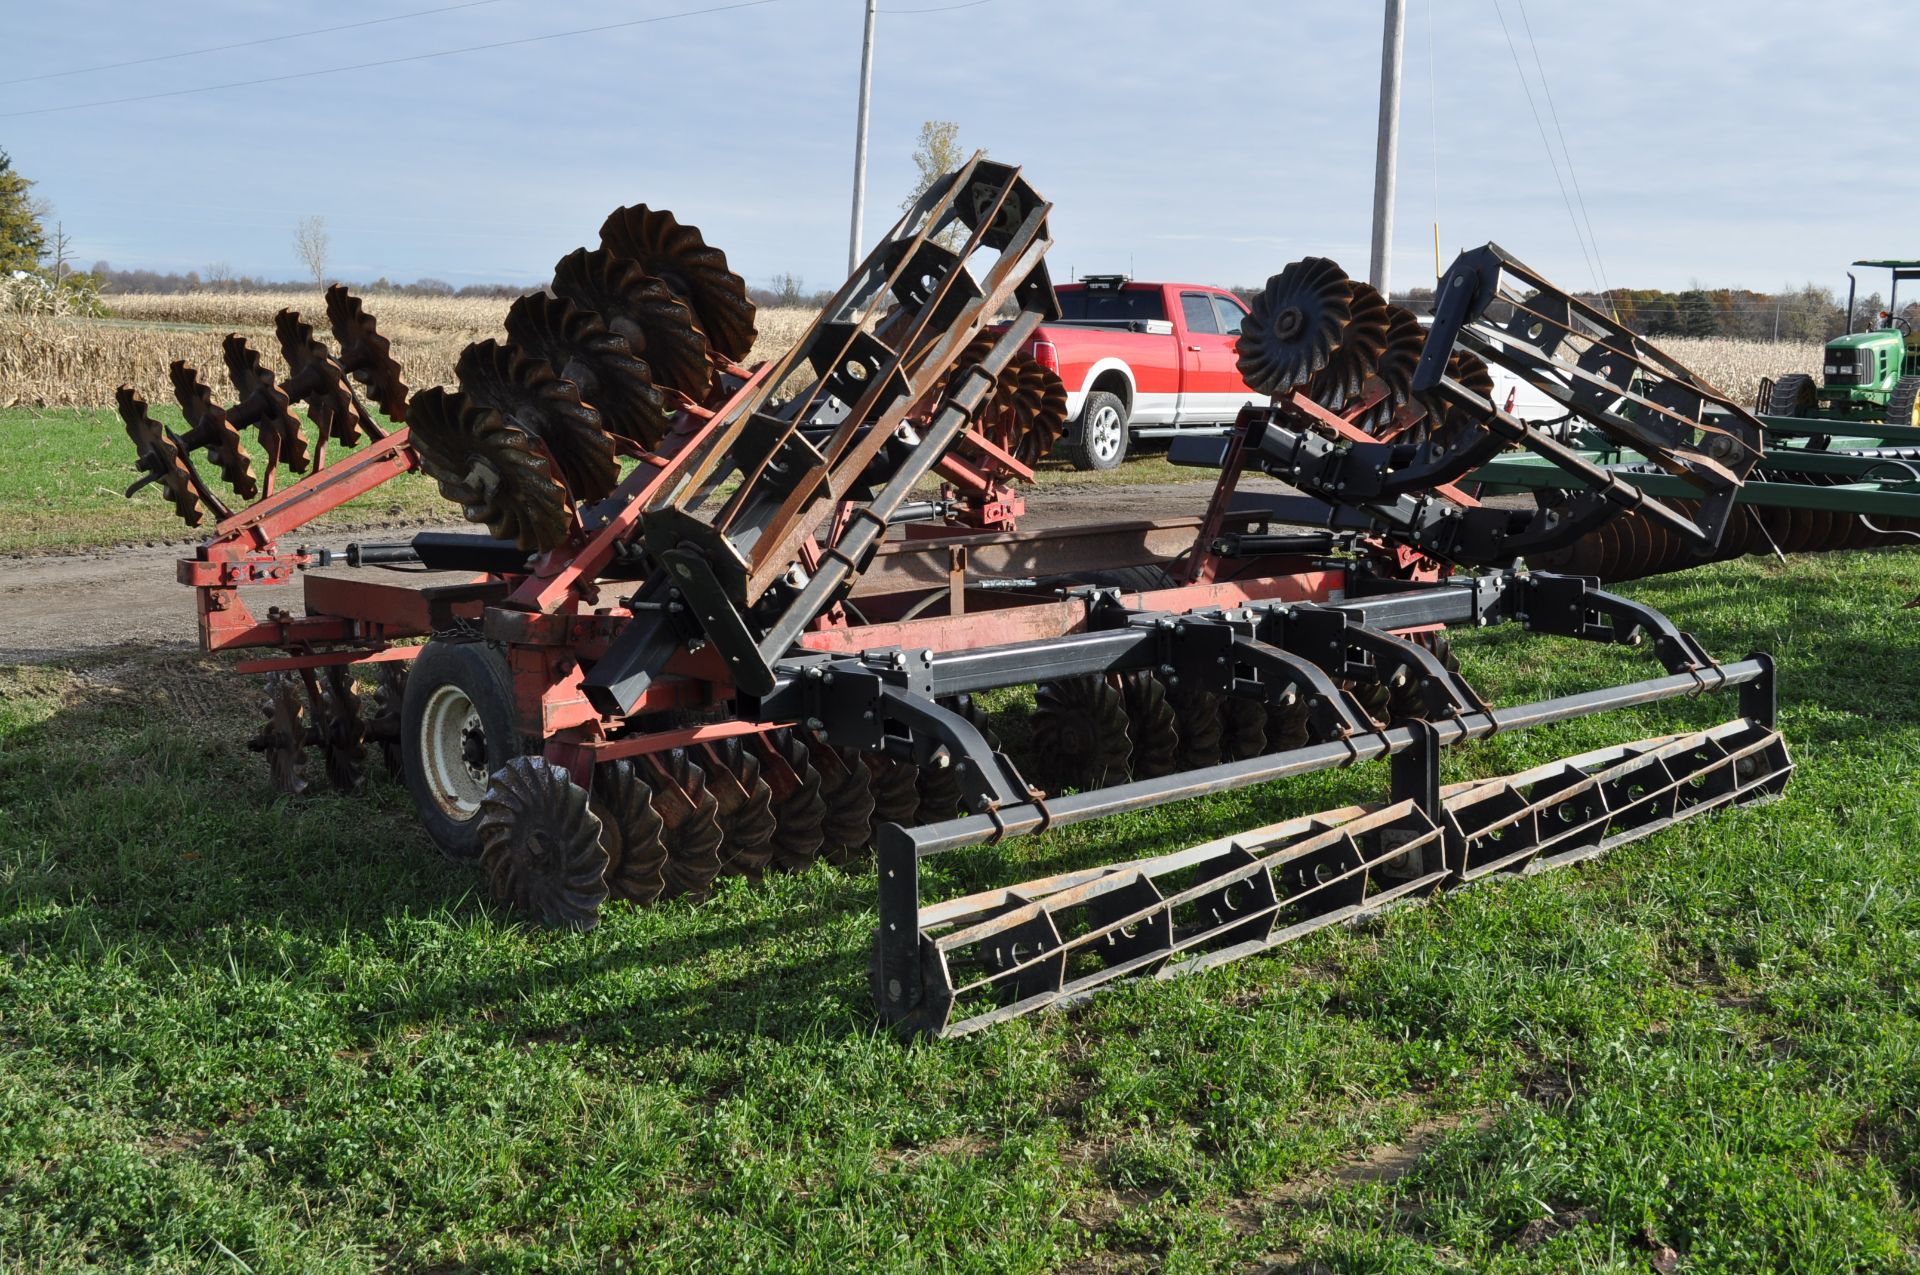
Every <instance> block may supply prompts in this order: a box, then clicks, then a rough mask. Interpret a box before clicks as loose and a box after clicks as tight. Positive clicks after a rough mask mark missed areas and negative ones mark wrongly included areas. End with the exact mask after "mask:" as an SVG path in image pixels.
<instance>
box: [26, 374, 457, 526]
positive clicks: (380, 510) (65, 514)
mask: <svg viewBox="0 0 1920 1275" xmlns="http://www.w3.org/2000/svg"><path fill="white" fill-rule="evenodd" d="M151 410H152V412H153V415H154V417H155V419H157V420H159V421H161V422H162V423H164V424H166V425H167V426H169V427H170V428H172V429H174V430H176V431H178V430H180V429H183V428H184V423H183V421H182V420H181V417H180V412H179V410H178V409H177V408H174V407H170V406H167V405H164V404H158V403H156V404H153V405H152V409H151ZM307 433H308V442H309V444H311V442H312V433H313V431H312V429H311V428H309V429H308V431H307ZM330 454H331V453H330ZM0 458H4V459H0V553H19V552H23V551H35V550H71V549H89V548H97V547H99V546H101V545H117V544H137V543H144V542H149V541H153V542H158V541H180V540H198V539H201V538H203V537H205V536H206V535H207V534H209V533H210V532H211V530H212V528H213V517H212V515H211V514H208V515H207V516H206V518H205V519H204V520H203V521H202V522H201V524H200V527H199V528H198V530H195V529H193V528H189V527H188V526H187V525H186V524H185V523H183V522H181V521H180V519H179V518H178V517H176V516H175V514H174V512H173V506H172V505H170V504H168V503H167V501H166V499H165V498H164V497H162V496H161V494H160V493H159V492H158V491H157V490H155V489H153V488H151V487H148V488H144V489H142V490H140V491H137V492H135V493H134V494H133V498H132V499H128V498H126V497H125V496H124V495H123V494H122V493H123V492H125V491H126V489H127V486H128V484H130V483H132V482H133V481H134V480H135V479H137V478H139V477H140V473H139V471H138V470H136V469H135V468H134V465H133V444H132V442H130V441H129V440H128V438H127V433H126V430H125V428H124V427H123V426H122V425H121V423H120V417H119V416H118V415H117V414H115V413H114V412H113V411H112V410H111V409H107V410H99V411H80V410H75V409H64V408H63V409H47V410H36V409H31V408H5V409H0ZM254 467H255V473H256V474H258V473H259V472H260V461H259V458H258V456H257V455H256V457H255V461H254ZM200 470H201V473H203V474H204V475H206V477H207V480H208V481H209V482H210V483H211V484H212V485H213V487H214V490H215V491H216V492H217V493H219V494H220V496H221V497H222V498H223V499H226V500H227V501H228V502H229V504H231V505H232V506H233V507H234V508H236V509H237V508H239V507H240V506H241V505H242V504H244V503H245V502H244V501H241V500H240V499H239V498H238V497H236V496H234V495H233V494H232V492H231V491H229V490H228V489H227V488H226V487H225V486H224V485H223V484H222V483H221V482H220V475H219V471H218V469H217V468H216V467H213V466H207V465H204V464H203V465H201V466H200ZM287 477H288V476H287V474H286V473H285V471H282V472H281V474H280V482H281V483H282V484H284V483H285V482H286V480H287ZM459 516H460V515H459V512H458V511H457V510H455V509H454V508H453V507H452V506H451V505H449V504H448V503H447V502H446V500H445V499H443V498H442V497H441V495H440V493H439V491H438V490H437V489H436V488H435V487H434V485H433V484H432V483H431V482H429V481H428V480H427V479H425V478H422V477H420V476H418V475H415V474H404V475H402V476H401V477H399V478H396V479H394V480H392V481H390V482H387V483H384V484H382V485H381V486H380V487H379V488H378V489H377V490H375V491H371V492H368V493H367V494H366V495H364V496H362V497H360V499H358V500H356V501H353V502H351V503H349V504H347V505H346V506H344V507H343V508H342V509H341V510H340V511H339V512H338V513H335V514H333V515H331V516H330V517H329V519H327V520H324V521H322V522H321V523H320V524H319V525H320V526H321V527H331V528H335V529H344V528H346V527H366V526H379V525H382V524H387V523H418V522H425V521H445V520H447V519H450V518H451V519H454V520H457V519H458V518H459Z"/></svg>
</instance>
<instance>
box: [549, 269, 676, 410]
mask: <svg viewBox="0 0 1920 1275" xmlns="http://www.w3.org/2000/svg"><path fill="white" fill-rule="evenodd" d="M553 291H554V293H555V295H557V296H561V297H564V298H566V299H567V300H569V301H571V302H573V303H574V304H575V305H577V306H579V307H580V308H581V309H583V310H589V311H592V312H593V313H594V314H597V315H599V316H600V321H601V322H602V323H604V324H605V325H606V326H607V330H608V331H610V332H615V333H618V334H619V335H620V336H622V337H624V338H626V342H627V345H628V346H629V347H630V348H631V349H632V351H633V353H634V355H635V356H636V357H638V358H641V359H644V360H646V364H647V367H648V368H649V369H650V370H651V371H652V373H653V380H654V383H655V384H656V385H664V386H666V387H667V388H668V389H673V390H678V391H680V392H681V393H682V394H685V395H686V396H687V397H688V398H691V399H701V398H705V397H706V395H707V391H708V390H710V389H711V388H712V387H713V361H712V360H711V359H710V358H709V357H708V355H707V350H708V343H707V335H706V333H705V332H703V331H702V330H701V328H700V326H699V324H698V323H696V322H695V317H694V314H693V312H692V311H691V310H689V309H688V308H687V307H686V305H685V304H684V303H683V302H682V301H681V300H680V298H678V297H676V296H675V295H674V294H673V292H672V290H671V289H669V288H668V287H667V285H666V284H665V283H663V282H661V281H660V280H659V279H656V278H654V277H653V276H652V275H650V274H648V273H647V272H646V271H645V270H643V269H641V267H640V266H639V265H638V264H636V263H635V262H632V261H629V260H627V259H626V258H625V257H618V256H615V255H614V254H613V253H611V252H609V251H607V250H606V249H605V248H597V249H591V250H589V249H586V248H577V249H575V250H574V251H572V252H570V253H568V254H567V255H566V256H564V257H562V258H560V261H559V263H558V264H557V265H555V266H554V268H553Z"/></svg>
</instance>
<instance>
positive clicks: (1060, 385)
mask: <svg viewBox="0 0 1920 1275" xmlns="http://www.w3.org/2000/svg"><path fill="white" fill-rule="evenodd" d="M1013 366H1014V367H1016V368H1017V369H1018V370H1019V373H1020V387H1021V388H1020V393H1021V396H1022V398H1023V399H1027V400H1029V401H1031V402H1032V403H1033V404H1034V406H1033V409H1032V414H1031V416H1030V418H1029V420H1028V423H1027V432H1026V435H1025V436H1024V437H1023V438H1022V439H1021V440H1020V452H1019V456H1020V461H1021V463H1023V464H1025V465H1027V466H1028V467H1029V468H1031V467H1032V466H1034V465H1037V464H1039V463H1040V462H1041V461H1042V460H1045V459H1046V458H1047V456H1048V455H1049V454H1051V453H1052V451H1053V445H1054V444H1055V443H1057V442H1059V441H1060V435H1061V434H1063V433H1065V432H1066V428H1067V385H1066V382H1065V381H1062V380H1061V379H1060V374H1059V373H1058V372H1055V371H1054V370H1053V369H1052V368H1050V367H1048V366H1047V365H1046V364H1044V363H1042V362H1040V360H1038V359H1036V358H1034V357H1033V356H1032V355H1028V354H1021V355H1017V356H1016V357H1015V358H1014V360H1013Z"/></svg>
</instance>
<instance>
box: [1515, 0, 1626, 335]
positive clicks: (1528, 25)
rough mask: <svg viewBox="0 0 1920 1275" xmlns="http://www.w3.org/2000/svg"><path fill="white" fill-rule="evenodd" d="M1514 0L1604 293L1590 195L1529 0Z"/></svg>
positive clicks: (1603, 270) (1603, 267) (1603, 273)
mask: <svg viewBox="0 0 1920 1275" xmlns="http://www.w3.org/2000/svg"><path fill="white" fill-rule="evenodd" d="M1514 3H1515V4H1517V5H1519V6H1520V25H1521V26H1522V27H1524V28H1525V29H1526V32H1527V44H1528V46H1529V47H1531V48H1532V49H1533V65H1534V68H1535V69H1536V70H1538V71H1539V72H1540V92H1541V93H1542V94H1543V95H1545V97H1546V99H1547V114H1548V115H1551V116H1552V117H1553V131H1554V134H1555V135H1556V136H1558V137H1559V139H1560V154H1561V155H1562V156H1563V157H1565V159H1566V161H1567V180H1568V181H1570V182H1572V183H1573V197H1574V199H1576V200H1578V201H1579V204H1580V220H1581V221H1583V222H1585V223H1586V225H1587V242H1588V243H1590V244H1592V245H1593V261H1594V264H1595V265H1597V266H1598V267H1599V268H1600V292H1601V295H1602V296H1605V295H1606V294H1607V293H1608V292H1609V291H1611V289H1610V288H1609V287H1608V285H1607V263H1606V261H1605V260H1603V259H1602V258H1601V256H1600V240H1599V239H1598V238H1596V237H1595V236H1594V233H1593V219H1592V218H1590V217H1588V216H1587V197H1586V196H1585V195H1583V194H1582V193H1581V192H1580V176H1579V174H1578V173H1575V172H1574V171H1573V151H1572V150H1571V149H1570V148H1569V147H1568V146H1567V135H1566V133H1565V132H1563V131H1562V130H1561V128H1560V110H1559V108H1558V107H1556V106H1555V105H1554V104H1553V86H1552V85H1550V84H1548V83H1547V68H1546V64H1545V63H1543V62H1541V61H1540V46H1539V45H1538V44H1536V43H1534V39H1533V23H1532V22H1530V21H1529V20H1528V19H1527V0H1514ZM1608 304H1609V305H1611V304H1612V302H1611V301H1609V302H1608Z"/></svg>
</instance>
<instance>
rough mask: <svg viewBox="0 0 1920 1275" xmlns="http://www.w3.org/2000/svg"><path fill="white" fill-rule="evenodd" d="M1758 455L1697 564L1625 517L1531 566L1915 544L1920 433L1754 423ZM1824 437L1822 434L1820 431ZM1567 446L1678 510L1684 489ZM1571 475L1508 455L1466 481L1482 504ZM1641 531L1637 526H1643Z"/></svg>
mask: <svg viewBox="0 0 1920 1275" xmlns="http://www.w3.org/2000/svg"><path fill="white" fill-rule="evenodd" d="M1760 420H1761V422H1762V424H1764V425H1765V426H1766V427H1767V438H1766V447H1765V450H1764V452H1763V454H1762V459H1761V461H1760V463H1759V464H1758V465H1757V466H1755V467H1754V469H1753V471H1752V473H1751V474H1749V475H1748V477H1747V481H1746V482H1745V483H1744V484H1742V486H1741V487H1740V490H1739V493H1738V495H1737V497H1736V505H1737V507H1738V508H1744V509H1745V510H1747V516H1746V517H1744V518H1736V519H1734V520H1732V521H1731V522H1730V523H1729V525H1728V528H1727V531H1726V533H1725V535H1724V537H1723V539H1722V541H1721V543H1720V545H1719V547H1718V548H1717V550H1716V551H1715V552H1714V553H1712V554H1711V555H1706V556H1702V555H1700V554H1698V553H1696V552H1693V551H1691V550H1689V549H1688V548H1687V547H1686V546H1683V545H1681V544H1679V543H1677V542H1670V538H1669V537H1666V536H1664V535H1663V534H1662V533H1661V531H1660V529H1659V528H1658V527H1656V526H1654V525H1652V524H1651V523H1649V521H1648V520H1645V519H1641V518H1639V517H1638V516H1637V515H1635V514H1627V515H1624V516H1623V517H1620V518H1617V519H1614V520H1612V521H1611V522H1609V523H1606V524H1602V526H1601V527H1599V528H1598V529H1596V530H1595V531H1594V532H1591V533H1589V534H1588V535H1587V536H1586V537H1583V538H1582V539H1581V540H1580V541H1578V542H1576V543H1575V544H1574V545H1573V546H1571V547H1570V548H1568V549H1566V550H1561V551H1556V552H1555V553H1553V554H1550V555H1547V556H1546V557H1544V558H1543V559H1542V560H1540V561H1534V560H1533V559H1532V558H1529V560H1528V562H1529V565H1530V566H1533V567H1536V568H1540V569H1544V570H1551V571H1566V572H1571V573H1574V574H1582V575H1596V576H1599V577H1600V578H1601V579H1604V580H1624V579H1632V578H1634V577H1637V576H1645V575H1657V574H1660V573H1662V572H1666V571H1676V570H1683V569H1685V568H1687V567H1689V566H1695V565H1698V564H1699V563H1701V562H1703V561H1712V560H1716V559H1725V558H1733V557H1739V556H1741V555H1742V554H1747V553H1799V552H1818V551H1822V550H1837V549H1859V548H1870V547H1874V546H1876V545H1886V544H1910V543H1913V542H1914V541H1916V540H1920V428H1915V427H1913V426H1907V425H1890V424H1886V423H1883V422H1848V423H1847V425H1846V430H1847V433H1846V434H1845V435H1844V436H1843V435H1839V434H1836V433H1833V432H1831V431H1832V430H1833V426H1834V422H1831V421H1825V422H1822V421H1814V420H1807V419H1804V418H1795V417H1780V416H1763V417H1761V418H1760ZM1822 427H1824V430H1823V428H1822ZM1568 441H1569V443H1570V444H1571V445H1572V446H1573V448H1574V449H1575V451H1576V453H1577V455H1578V456H1579V457H1580V458H1581V459H1582V460H1584V461H1586V462H1587V463H1589V464H1592V465H1596V466H1600V467H1603V468H1605V469H1606V470H1608V471H1609V472H1610V473H1612V474H1614V475H1616V476H1617V477H1619V478H1620V479H1622V480H1624V481H1625V482H1628V483H1631V484H1632V485H1633V486H1635V487H1637V488H1639V489H1640V490H1641V491H1644V492H1645V493H1646V494H1647V495H1649V496H1651V497H1654V498H1656V499H1666V500H1678V501H1680V502H1682V503H1684V502H1685V501H1686V499H1687V498H1688V497H1689V496H1690V495H1693V494H1696V493H1694V492H1693V490H1692V489H1691V488H1689V486H1688V485H1687V483H1686V482H1685V481H1684V480H1682V479H1680V478H1678V477H1676V476H1674V475H1672V474H1669V473H1667V472H1666V471H1664V470H1662V469H1660V468H1659V467H1658V466H1655V465H1653V464H1650V463H1649V462H1648V461H1647V459H1646V458H1645V457H1644V456H1641V455H1639V454H1638V453H1636V452H1632V451H1628V450H1626V449H1623V448H1620V447H1618V446H1616V445H1614V444H1613V443H1611V442H1610V441H1609V440H1607V439H1606V438H1605V437H1604V436H1602V435H1600V434H1598V433H1597V432H1590V431H1576V432H1575V433H1574V434H1573V435H1572V436H1571V437H1570V438H1569V440H1568ZM1572 481H1573V480H1572V478H1571V477H1570V475H1569V474H1568V473H1567V472H1566V471H1565V470H1563V469H1561V468H1560V467H1559V466H1557V465H1555V464H1554V463H1553V462H1552V461H1550V460H1548V459H1546V458H1545V457H1543V456H1538V455H1533V454H1528V453H1518V452H1515V453H1508V454H1506V455H1502V456H1500V457H1498V458H1496V459H1494V460H1492V461H1489V462H1487V463H1486V464H1485V465H1482V466H1481V467H1480V468H1479V469H1477V470H1475V471H1474V472H1473V473H1472V474H1471V475H1469V477H1468V479H1467V481H1466V483H1465V484H1463V485H1464V486H1465V487H1466V488H1467V489H1468V490H1469V491H1472V492H1474V493H1475V494H1476V495H1478V496H1480V497H1482V498H1486V497H1497V496H1511V495H1516V494H1529V493H1531V494H1534V495H1535V496H1536V498H1542V497H1544V500H1543V503H1545V502H1547V501H1551V499H1552V497H1551V496H1546V495H1545V493H1550V492H1556V491H1560V490H1564V489H1567V488H1568V487H1569V486H1570V485H1571V484H1572ZM1643 524H1645V525H1643Z"/></svg>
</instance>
